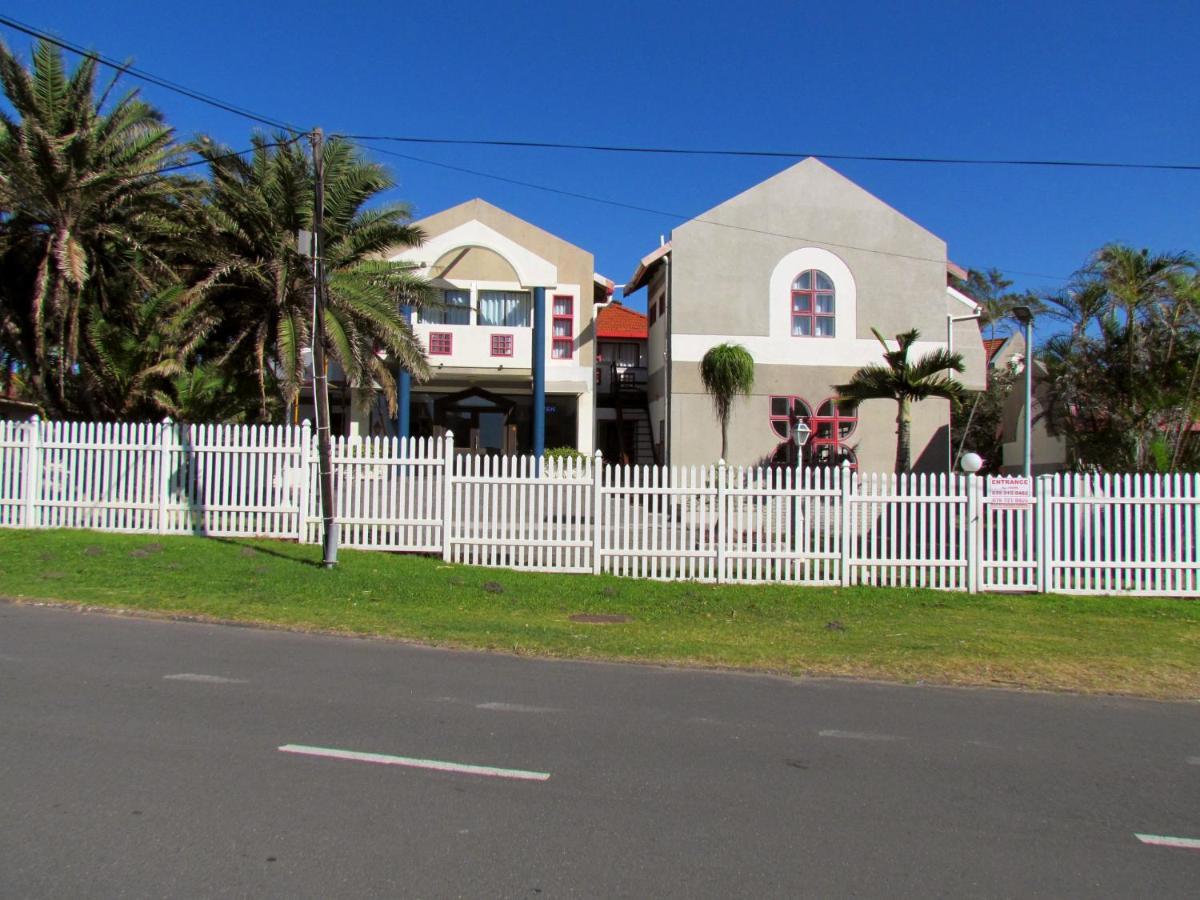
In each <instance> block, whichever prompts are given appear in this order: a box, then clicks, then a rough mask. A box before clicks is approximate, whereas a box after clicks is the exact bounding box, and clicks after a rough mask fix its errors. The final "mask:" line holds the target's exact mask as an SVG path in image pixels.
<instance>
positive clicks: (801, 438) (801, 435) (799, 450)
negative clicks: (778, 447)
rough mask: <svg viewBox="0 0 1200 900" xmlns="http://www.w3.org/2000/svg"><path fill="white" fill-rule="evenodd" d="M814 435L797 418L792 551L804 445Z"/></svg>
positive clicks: (794, 444)
mask: <svg viewBox="0 0 1200 900" xmlns="http://www.w3.org/2000/svg"><path fill="white" fill-rule="evenodd" d="M811 434H812V428H811V427H809V424H808V423H807V422H806V421H804V419H801V418H799V417H797V418H796V424H795V425H793V426H792V445H793V446H794V447H795V448H796V488H797V491H796V493H794V494H792V549H793V550H795V549H796V504H797V503H799V502H800V494H799V488H800V479H801V472H803V471H804V445H805V444H807V443H808V438H809V436H810V435H811Z"/></svg>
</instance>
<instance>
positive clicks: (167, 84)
mask: <svg viewBox="0 0 1200 900" xmlns="http://www.w3.org/2000/svg"><path fill="white" fill-rule="evenodd" d="M0 25H4V26H7V27H9V28H12V29H14V30H16V31H19V32H22V33H23V34H26V35H29V36H31V37H35V38H37V39H39V40H43V41H46V42H47V43H50V44H53V45H55V46H57V47H60V48H62V49H64V50H68V51H70V52H72V53H76V54H78V55H80V56H84V57H88V58H91V59H94V60H96V61H97V62H99V63H101V64H103V65H105V66H108V67H110V68H113V69H115V70H117V71H118V72H119V73H123V74H129V75H132V76H133V77H135V78H138V79H140V80H142V81H145V82H147V83H149V84H153V85H157V86H158V87H162V88H165V89H166V90H169V91H173V92H174V93H177V94H181V95H182V96H185V97H189V98H191V99H193V100H197V101H199V102H201V103H205V104H208V105H210V106H213V107H216V108H218V109H222V110H224V111H226V112H230V113H233V114H234V115H238V116H242V117H243V118H246V119H250V120H251V121H254V122H258V123H260V124H263V125H267V126H270V127H272V128H276V129H279V130H282V131H288V132H291V133H292V135H293V136H294V137H293V140H295V139H296V138H297V137H302V136H303V135H304V134H306V133H307V132H305V131H303V130H302V129H300V128H297V127H296V126H294V125H291V124H288V123H286V122H282V121H279V120H276V119H272V118H269V117H267V116H263V115H259V114H258V113H255V112H252V111H250V110H248V109H245V108H244V107H239V106H236V105H234V104H232V103H229V102H226V101H224V100H220V99H219V98H216V97H213V96H211V95H208V94H203V93H201V92H199V91H196V90H193V89H192V88H188V87H185V86H183V85H181V84H178V83H176V82H172V81H169V80H167V79H165V78H161V77H159V76H157V75H154V74H152V73H150V72H146V71H144V70H142V69H138V68H136V67H134V66H133V65H131V64H129V63H118V62H115V61H113V60H111V59H109V58H107V57H105V56H103V55H102V54H100V53H98V52H96V51H93V50H87V49H85V48H83V47H81V46H79V45H77V44H73V43H71V42H70V41H66V40H63V39H61V38H58V37H55V36H54V35H51V34H49V33H47V32H45V31H43V30H41V29H38V28H35V27H33V26H31V25H27V24H25V23H23V22H19V21H17V20H16V19H13V18H11V17H9V16H4V15H0ZM330 137H341V138H345V139H348V140H359V141H392V142H400V143H427V144H459V145H477V146H507V147H529V148H544V149H566V150H592V151H600V152H615V153H643V154H645V153H667V154H675V155H716V156H742V157H766V158H786V159H795V158H799V157H808V156H817V157H821V158H825V159H837V160H866V161H877V162H922V163H949V164H952V163H958V164H973V165H1022V166H1034V165H1049V166H1075V167H1086V168H1143V169H1145V168H1149V169H1179V170H1200V165H1194V166H1193V165H1186V166H1185V165H1167V164H1143V163H1101V162H1081V161H1053V160H1042V161H1038V160H968V159H949V158H947V159H935V158H922V157H898V156H865V155H862V156H855V155H848V154H819V153H792V152H779V151H754V150H705V149H688V148H670V147H623V146H616V145H614V146H608V145H590V144H566V143H549V142H537V141H490V140H459V139H450V138H420V137H403V136H395V135H353V134H337V135H330ZM276 146H278V144H276ZM375 149H376V150H377V151H378V152H380V153H385V154H387V155H389V156H395V157H398V158H400V159H407V160H410V161H413V162H418V163H423V164H425V165H430V166H437V167H439V168H443V169H448V170H451V171H457V172H462V173H465V174H468V175H474V176H477V177H481V178H490V179H493V180H496V181H501V182H505V183H507V184H513V185H517V186H520V187H526V188H531V189H533V190H539V191H545V192H548V193H552V194H558V195H560V196H565V197H573V198H575V199H579V200H586V201H589V202H592V203H600V204H604V205H607V206H612V207H617V208H621V209H628V210H632V211H635V212H644V213H649V214H651V215H660V216H666V217H668V218H674V219H679V220H681V221H695V222H700V223H703V224H707V225H715V226H718V227H721V228H732V229H735V230H738V231H746V232H751V233H755V234H762V235H767V236H772V237H782V238H787V239H789V240H799V241H808V242H813V243H823V244H826V245H827V246H831V247H841V248H844V249H849V250H858V251H861V252H865V253H876V254H880V255H884V256H891V257H896V258H901V259H913V260H919V261H923V262H944V260H939V259H935V258H933V257H921V256H913V255H910V254H905V253H896V252H893V251H889V250H879V249H876V248H872V247H860V246H856V245H853V244H839V243H836V242H831V241H822V240H818V239H816V238H807V237H802V236H798V235H788V234H781V233H779V232H773V231H766V230H763V229H758V228H750V227H748V226H742V225H733V224H730V223H727V222H718V221H715V220H712V219H704V218H693V217H691V216H688V215H685V214H683V213H676V212H669V211H666V210H660V209H654V208H651V207H646V206H638V205H636V204H631V203H623V202H621V201H617V200H609V199H607V198H604V197H595V196H592V195H590V194H582V193H578V192H574V191H567V190H563V189H560V188H553V187H549V186H547V185H541V184H535V183H533V182H528V181H521V180H519V179H515V178H508V177H506V176H503V175H495V174H493V173H490V172H481V171H478V170H475V169H468V168H465V167H462V166H454V165H451V164H449V163H440V162H435V161H434V160H429V159H423V158H421V157H418V156H410V155H408V154H404V153H398V152H396V151H392V150H385V149H383V148H382V147H376V148H375ZM241 152H243V153H244V152H249V151H241ZM235 155H241V153H234V154H228V156H235ZM203 162H205V161H204V160H197V161H195V162H191V163H181V164H179V165H177V166H170V167H166V168H164V169H162V170H159V171H160V172H170V171H176V170H180V169H185V168H191V167H193V166H197V165H201V164H203ZM1002 271H1004V272H1007V273H1008V274H1012V275H1025V276H1029V277H1034V278H1045V279H1050V280H1054V281H1065V280H1066V279H1064V278H1062V277H1060V276H1055V275H1046V274H1044V273H1039V272H1024V271H1021V270H1019V269H1002Z"/></svg>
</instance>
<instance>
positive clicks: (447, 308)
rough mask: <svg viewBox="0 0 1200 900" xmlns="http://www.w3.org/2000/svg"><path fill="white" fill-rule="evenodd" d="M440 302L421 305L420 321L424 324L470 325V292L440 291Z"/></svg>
mask: <svg viewBox="0 0 1200 900" xmlns="http://www.w3.org/2000/svg"><path fill="white" fill-rule="evenodd" d="M440 300H441V302H440V303H438V304H430V305H429V306H423V307H421V322H422V323H424V324H426V325H470V324H471V292H470V291H457V290H456V291H442V292H441V298H440Z"/></svg>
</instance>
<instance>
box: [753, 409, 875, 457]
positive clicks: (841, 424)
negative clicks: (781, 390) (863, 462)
mask: <svg viewBox="0 0 1200 900" xmlns="http://www.w3.org/2000/svg"><path fill="white" fill-rule="evenodd" d="M770 404H771V407H770V412H769V415H768V419H769V422H770V426H771V431H772V432H773V433H774V434H775V436H776V437H777V438H778V439H779V446H777V447H776V448H775V452H774V454H773V455H772V460H773V461H774V462H776V463H779V464H781V465H794V464H795V463H794V459H795V457H794V456H793V455H792V447H791V444H792V430H793V428H794V427H795V425H796V423H797V422H799V421H801V420H803V421H804V422H806V423H807V424H808V427H809V428H810V429H811V432H810V437H809V439H808V443H807V444H806V445H805V448H804V460H805V464H806V465H810V466H813V465H819V466H840V465H841V464H842V462H843V461H846V460H849V462H850V465H851V466H852V467H854V468H857V467H858V457H857V456H855V454H854V450H853V449H851V448H850V447H848V446H847V445H846V443H845V442H846V441H847V440H848V439H849V438H850V437H851V436H852V435H853V434H854V431H855V429H856V428H858V410H857V409H856V408H855V407H854V406H851V405H850V404H848V403H841V404H839V403H838V402H837V400H836V399H835V398H832V397H831V398H830V399H828V400H826V401H825V402H824V403H822V404H821V405H820V406H819V407H817V414H816V415H815V416H814V415H813V413H812V407H810V406H809V405H808V404H807V403H805V402H804V400H803V399H802V398H800V397H794V396H786V395H785V396H774V397H771V398H770Z"/></svg>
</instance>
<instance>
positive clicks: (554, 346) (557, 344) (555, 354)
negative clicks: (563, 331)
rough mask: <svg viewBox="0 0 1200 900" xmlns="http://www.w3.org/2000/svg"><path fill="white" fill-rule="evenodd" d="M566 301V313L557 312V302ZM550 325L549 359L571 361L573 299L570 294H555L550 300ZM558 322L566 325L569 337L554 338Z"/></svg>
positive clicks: (572, 348) (573, 339)
mask: <svg viewBox="0 0 1200 900" xmlns="http://www.w3.org/2000/svg"><path fill="white" fill-rule="evenodd" d="M559 300H565V301H567V312H565V313H560V312H558V301H559ZM550 312H551V324H550V334H551V336H552V339H553V342H552V343H551V345H550V358H551V359H571V358H572V357H573V356H574V355H575V298H574V297H572V296H571V295H570V294H555V295H554V296H553V297H552V298H551V300H550ZM559 322H566V323H567V331H568V333H569V334H570V337H555V336H554V334H555V332H556V331H557V330H558V329H557V328H556V327H555V326H556V325H557V324H558V323H559Z"/></svg>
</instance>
